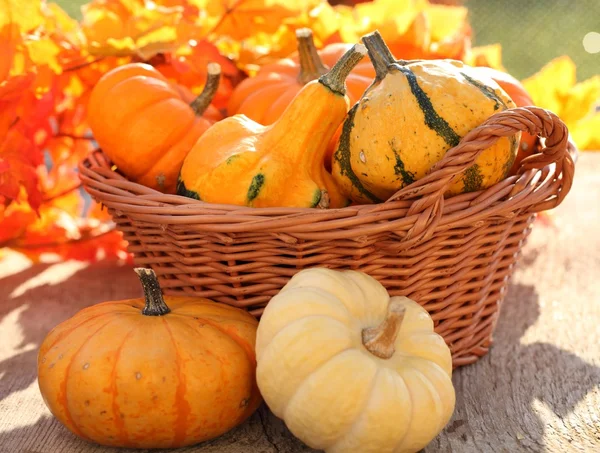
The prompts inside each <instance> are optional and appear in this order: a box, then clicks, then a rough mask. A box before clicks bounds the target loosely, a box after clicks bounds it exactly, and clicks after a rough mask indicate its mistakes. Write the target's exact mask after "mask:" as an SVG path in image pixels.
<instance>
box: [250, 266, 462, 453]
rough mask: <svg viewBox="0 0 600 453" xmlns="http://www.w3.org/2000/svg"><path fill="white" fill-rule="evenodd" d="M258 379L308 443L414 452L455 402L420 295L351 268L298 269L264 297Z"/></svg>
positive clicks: (348, 450) (448, 369) (346, 450)
mask: <svg viewBox="0 0 600 453" xmlns="http://www.w3.org/2000/svg"><path fill="white" fill-rule="evenodd" d="M256 354H257V361H258V367H257V383H258V386H259V389H260V391H261V393H262V395H263V397H264V400H265V401H266V403H267V404H268V406H269V408H270V409H271V410H272V411H273V413H274V414H275V415H276V416H278V417H280V418H282V419H283V420H284V421H285V423H286V425H287V426H288V428H289V429H290V431H291V432H292V433H293V434H294V435H295V436H296V437H298V438H299V439H300V440H302V441H303V442H305V443H306V444H307V445H309V446H310V447H312V448H317V449H323V450H325V451H326V452H331V453H370V452H372V453H386V452H389V453H400V452H416V451H418V450H420V449H421V448H423V447H424V446H425V445H427V444H428V443H429V442H430V441H431V440H432V439H433V438H434V437H435V436H436V435H437V434H438V433H439V432H440V431H441V430H442V428H443V427H444V426H445V425H446V424H447V423H448V421H449V419H450V417H451V415H452V412H453V410H454V403H455V394H454V388H453V386H452V380H451V376H452V358H451V354H450V350H449V348H448V346H447V345H446V343H445V342H444V340H443V339H442V338H441V337H440V336H439V335H438V334H436V333H435V332H434V331H433V321H432V320H431V317H430V316H429V314H428V313H427V311H426V310H425V309H424V308H422V307H421V306H420V305H419V304H418V303H416V302H414V301H412V300H411V299H408V298H406V297H391V298H390V297H389V295H388V293H387V291H386V289H385V288H384V287H383V286H382V285H381V284H380V283H379V282H377V281H376V280H375V279H374V278H372V277H370V276H368V275H366V274H363V273H360V272H356V271H344V272H340V271H334V270H329V269H324V268H313V269H308V270H304V271H301V272H299V273H298V274H296V275H295V276H294V277H293V278H292V279H291V280H290V281H289V282H288V284H287V285H286V286H285V287H284V288H283V289H282V290H281V292H280V293H279V294H278V295H276V296H275V297H273V298H272V299H271V301H270V302H269V304H268V306H267V308H266V309H265V312H264V314H263V316H262V319H261V321H260V324H259V327H258V331H257V341H256Z"/></svg>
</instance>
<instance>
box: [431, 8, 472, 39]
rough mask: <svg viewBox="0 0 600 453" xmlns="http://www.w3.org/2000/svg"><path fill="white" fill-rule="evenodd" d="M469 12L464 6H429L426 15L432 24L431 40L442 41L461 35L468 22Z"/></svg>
mask: <svg viewBox="0 0 600 453" xmlns="http://www.w3.org/2000/svg"><path fill="white" fill-rule="evenodd" d="M467 12H468V10H467V8H465V7H463V6H448V5H429V6H428V7H427V9H426V10H425V13H426V14H427V18H428V19H429V21H430V23H431V40H432V41H442V40H444V39H445V38H447V37H449V36H453V35H456V34H458V33H460V32H461V31H462V29H463V27H464V25H465V23H466V22H467Z"/></svg>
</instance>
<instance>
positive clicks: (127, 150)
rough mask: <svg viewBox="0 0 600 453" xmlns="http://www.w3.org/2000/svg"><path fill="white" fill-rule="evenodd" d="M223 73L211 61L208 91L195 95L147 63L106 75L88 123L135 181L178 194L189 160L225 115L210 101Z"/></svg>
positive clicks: (93, 100) (92, 99)
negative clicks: (182, 170)
mask: <svg viewBox="0 0 600 453" xmlns="http://www.w3.org/2000/svg"><path fill="white" fill-rule="evenodd" d="M220 74H221V68H220V66H219V65H218V64H216V63H209V65H208V75H207V80H206V84H205V86H204V89H203V91H202V93H200V95H198V97H196V98H195V99H191V93H190V92H189V90H187V89H185V87H180V86H178V85H176V84H173V83H171V82H169V81H168V80H167V79H166V78H165V77H164V76H163V75H162V74H161V73H160V72H158V71H157V70H156V69H154V68H153V67H152V66H150V65H148V64H144V63H130V64H126V65H123V66H119V67H117V68H115V69H113V70H111V71H110V72H108V73H106V74H105V75H104V76H102V78H101V79H100V80H99V81H98V83H97V84H96V85H95V87H94V89H93V91H92V94H91V96H90V101H89V104H88V121H89V124H90V128H91V129H92V132H93V134H94V138H95V140H96V141H97V142H98V145H99V146H100V148H101V149H102V151H103V152H104V153H105V154H106V155H107V156H108V158H109V159H110V160H111V161H112V162H113V163H114V164H115V165H116V166H117V168H118V170H119V171H121V172H122V173H123V174H124V175H125V176H126V177H127V178H128V179H129V180H130V181H133V182H137V183H139V184H142V185H145V186H147V187H150V188H153V189H156V190H159V191H161V192H165V193H175V189H176V185H177V175H178V174H179V169H180V168H181V164H182V162H183V159H184V158H185V156H186V155H187V153H188V152H189V151H190V149H192V146H193V145H194V143H195V142H196V140H197V139H198V138H199V137H200V136H201V135H202V134H203V133H204V132H205V131H206V130H207V129H208V128H209V127H210V126H211V125H212V124H213V123H214V122H215V121H217V120H219V119H220V118H222V115H221V114H220V113H219V112H218V110H217V109H215V108H214V107H213V106H212V105H211V104H210V103H211V100H212V98H213V97H214V95H215V93H216V91H217V88H218V85H219V79H220Z"/></svg>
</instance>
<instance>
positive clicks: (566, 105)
mask: <svg viewBox="0 0 600 453" xmlns="http://www.w3.org/2000/svg"><path fill="white" fill-rule="evenodd" d="M598 101H600V76H595V77H592V78H590V79H587V80H585V81H583V82H581V83H578V84H577V85H575V86H574V87H572V88H571V89H570V90H569V91H568V93H567V94H566V95H565V96H564V98H563V105H562V109H561V112H560V114H561V116H562V117H563V118H564V121H569V122H570V123H574V122H576V121H579V120H581V119H583V118H585V117H587V116H588V115H589V114H590V113H591V111H592V109H593V107H594V106H595V105H596V103H597V102H598ZM599 131H600V130H599Z"/></svg>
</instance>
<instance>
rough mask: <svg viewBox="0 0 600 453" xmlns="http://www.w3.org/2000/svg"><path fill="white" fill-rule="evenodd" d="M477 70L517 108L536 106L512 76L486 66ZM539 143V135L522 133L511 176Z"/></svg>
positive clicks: (510, 171)
mask: <svg viewBox="0 0 600 453" xmlns="http://www.w3.org/2000/svg"><path fill="white" fill-rule="evenodd" d="M475 70H476V71H477V72H478V73H480V74H482V75H483V76H484V77H489V78H491V79H492V80H494V81H495V82H496V83H497V84H498V85H500V87H501V88H502V89H503V90H504V91H506V94H508V95H509V96H510V98H511V99H512V100H513V102H514V103H515V104H516V105H517V107H525V106H528V105H535V104H534V103H533V99H531V95H530V94H529V93H528V92H527V90H526V89H525V87H524V86H523V84H522V83H521V82H519V81H518V80H517V79H516V78H514V77H513V76H512V75H510V74H507V73H506V72H503V71H499V70H497V69H494V68H488V67H486V66H478V67H477V68H475ZM537 143H538V137H537V135H531V134H530V133H529V132H521V140H520V141H519V151H518V152H517V157H516V159H515V161H514V163H513V165H512V167H511V169H510V170H509V172H508V173H509V174H511V175H513V174H516V173H517V170H518V169H519V166H520V165H521V161H522V160H523V159H525V158H526V157H527V156H531V155H532V154H533V153H534V152H535V150H536V145H537Z"/></svg>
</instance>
